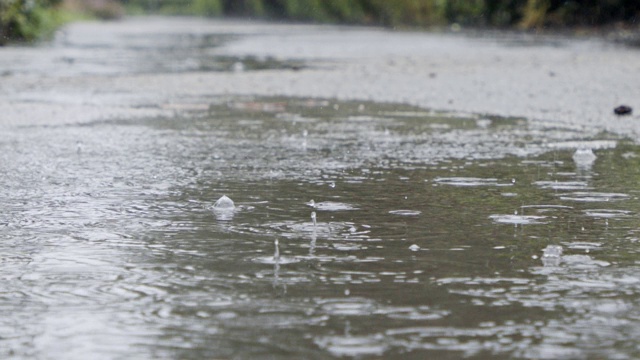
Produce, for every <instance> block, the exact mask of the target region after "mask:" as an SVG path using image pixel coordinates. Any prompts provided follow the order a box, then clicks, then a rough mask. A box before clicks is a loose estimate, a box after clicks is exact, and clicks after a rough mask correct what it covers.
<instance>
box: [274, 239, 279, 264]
mask: <svg viewBox="0 0 640 360" xmlns="http://www.w3.org/2000/svg"><path fill="white" fill-rule="evenodd" d="M273 244H274V245H275V248H276V249H275V251H274V252H273V260H274V261H275V262H276V263H277V262H278V261H280V247H279V246H278V239H276V240H275V241H274V242H273Z"/></svg>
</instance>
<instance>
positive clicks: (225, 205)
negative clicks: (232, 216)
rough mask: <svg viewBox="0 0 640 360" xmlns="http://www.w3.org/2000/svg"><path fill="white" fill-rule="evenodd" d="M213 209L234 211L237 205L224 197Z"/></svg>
mask: <svg viewBox="0 0 640 360" xmlns="http://www.w3.org/2000/svg"><path fill="white" fill-rule="evenodd" d="M213 207H214V208H216V209H233V208H235V207H236V205H235V204H234V203H233V200H231V199H230V198H229V197H227V195H222V197H221V198H220V199H218V201H216V202H215V203H214V204H213Z"/></svg>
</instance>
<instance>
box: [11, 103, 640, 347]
mask: <svg viewBox="0 0 640 360" xmlns="http://www.w3.org/2000/svg"><path fill="white" fill-rule="evenodd" d="M201 102H205V100H202V101H201ZM187 109H192V110H185V111H184V112H179V113H177V115H176V116H177V117H176V118H171V119H148V120H146V121H128V120H126V119H123V120H121V121H109V122H98V123H94V124H90V125H84V126H65V127H51V126H50V127H46V128H42V127H28V128H26V127H25V128H16V129H14V130H12V131H9V132H7V133H4V134H2V136H1V137H0V148H1V149H2V151H1V152H0V159H1V162H0V167H1V170H2V174H3V176H2V177H0V185H1V186H0V197H1V199H2V205H1V206H2V208H1V209H2V211H1V212H0V226H2V230H3V231H2V233H0V237H1V239H2V241H1V242H0V249H1V253H0V268H1V269H2V272H1V274H2V275H1V276H2V280H3V284H4V286H3V288H2V291H1V292H0V297H1V299H2V301H1V302H0V314H1V315H2V317H1V320H0V344H1V345H2V346H0V349H1V350H0V354H1V355H2V356H3V357H8V356H15V357H22V358H46V357H64V358H87V357H96V356H97V357H105V358H119V357H127V358H131V357H137V358H194V359H195V358H198V359H200V358H263V357H266V356H267V355H268V356H273V357H275V358H327V357H341V356H351V357H389V358H391V357H410V358H427V357H438V358H459V357H461V356H468V357H475V358H488V357H491V358H536V359H557V358H634V357H637V356H639V355H640V350H638V348H637V345H636V339H637V337H638V335H640V321H639V320H638V319H640V304H638V302H637V301H636V298H638V295H640V277H638V276H637V274H638V270H639V267H638V263H637V261H638V260H637V254H638V244H639V239H640V233H639V231H638V221H637V213H638V205H637V197H638V195H637V181H638V180H637V179H638V178H640V170H639V169H640V166H639V165H640V163H639V161H640V160H638V159H639V158H638V157H637V156H631V155H633V154H638V153H639V152H640V149H639V148H638V147H636V146H634V145H631V144H627V143H626V142H625V141H623V140H619V139H612V138H607V135H606V134H605V135H603V134H600V135H597V134H587V133H583V132H577V131H576V130H571V129H567V130H563V129H557V128H554V129H545V128H542V127H540V128H538V127H536V125H535V124H530V123H527V122H525V121H524V120H521V119H504V118H491V119H489V118H487V117H478V118H461V117H454V116H447V115H438V114H432V113H429V112H425V111H423V110H418V109H413V108H407V107H401V106H395V105H376V104H351V103H340V104H337V103H333V102H330V101H324V100H322V101H321V100H309V101H307V100H301V99H213V100H212V99H208V100H206V106H193V107H187ZM195 109H205V110H195ZM540 138H544V139H547V141H546V142H540V141H538V140H536V139H540ZM598 142H600V143H607V144H612V143H613V144H614V145H615V146H609V145H608V146H601V147H598V146H592V147H589V146H591V145H593V144H596V143H598ZM550 144H552V145H550ZM562 144H565V145H566V146H564V145H562ZM586 147H589V148H590V149H591V148H593V149H595V150H589V152H584V153H579V154H578V153H576V149H582V148H586ZM629 154H631V155H629ZM578 155H580V156H582V157H584V158H586V157H589V158H590V159H591V160H593V161H591V160H589V159H587V160H589V161H591V162H590V164H589V166H585V164H586V161H583V160H585V159H582V158H578V159H577V156H578ZM590 155H593V157H592V156H590ZM225 194H226V195H225ZM231 199H233V200H231ZM310 199H314V200H310ZM221 200H223V201H221ZM216 201H218V206H215V204H216ZM230 201H232V203H230ZM229 204H233V206H222V205H229Z"/></svg>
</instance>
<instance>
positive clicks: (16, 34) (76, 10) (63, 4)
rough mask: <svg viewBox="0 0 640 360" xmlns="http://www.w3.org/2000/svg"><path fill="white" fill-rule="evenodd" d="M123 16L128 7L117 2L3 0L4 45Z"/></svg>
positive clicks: (0, 16)
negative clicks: (80, 22) (86, 21)
mask: <svg viewBox="0 0 640 360" xmlns="http://www.w3.org/2000/svg"><path fill="white" fill-rule="evenodd" d="M122 15H124V7H123V6H122V5H121V3H120V2H118V1H116V0H0V45H3V44H5V43H7V42H9V41H33V40H38V39H42V38H46V37H47V36H49V35H51V34H53V32H54V31H55V30H56V29H57V28H59V27H60V26H61V25H63V24H65V23H68V22H70V21H74V20H78V19H86V18H101V19H112V18H117V17H120V16H122Z"/></svg>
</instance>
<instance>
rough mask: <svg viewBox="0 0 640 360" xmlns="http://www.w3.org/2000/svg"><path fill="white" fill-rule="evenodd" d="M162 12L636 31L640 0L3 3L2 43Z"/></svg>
mask: <svg viewBox="0 0 640 360" xmlns="http://www.w3.org/2000/svg"><path fill="white" fill-rule="evenodd" d="M143 14H163V15H194V16H211V17H245V18H246V17H248V18H258V19H269V20H278V21H283V20H284V21H305V22H319V23H340V24H365V25H382V26H389V27H410V28H415V27H420V28H430V27H438V26H445V25H452V24H453V25H455V26H456V27H457V26H466V27H491V28H520V29H537V30H539V29H543V28H544V29H555V28H563V27H574V28H575V27H579V28H584V27H589V28H592V27H596V28H599V27H609V28H611V27H617V28H629V27H633V28H637V26H638V18H639V17H640V1H638V0H582V1H577V0H576V1H566V0H0V44H1V43H6V42H7V41H32V40H34V39H39V38H43V37H46V36H47V35H48V34H50V33H51V32H53V30H55V29H56V28H57V27H59V26H60V25H61V24H64V23H66V22H69V21H73V20H75V19H82V18H98V19H118V18H120V17H122V16H124V15H143Z"/></svg>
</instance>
